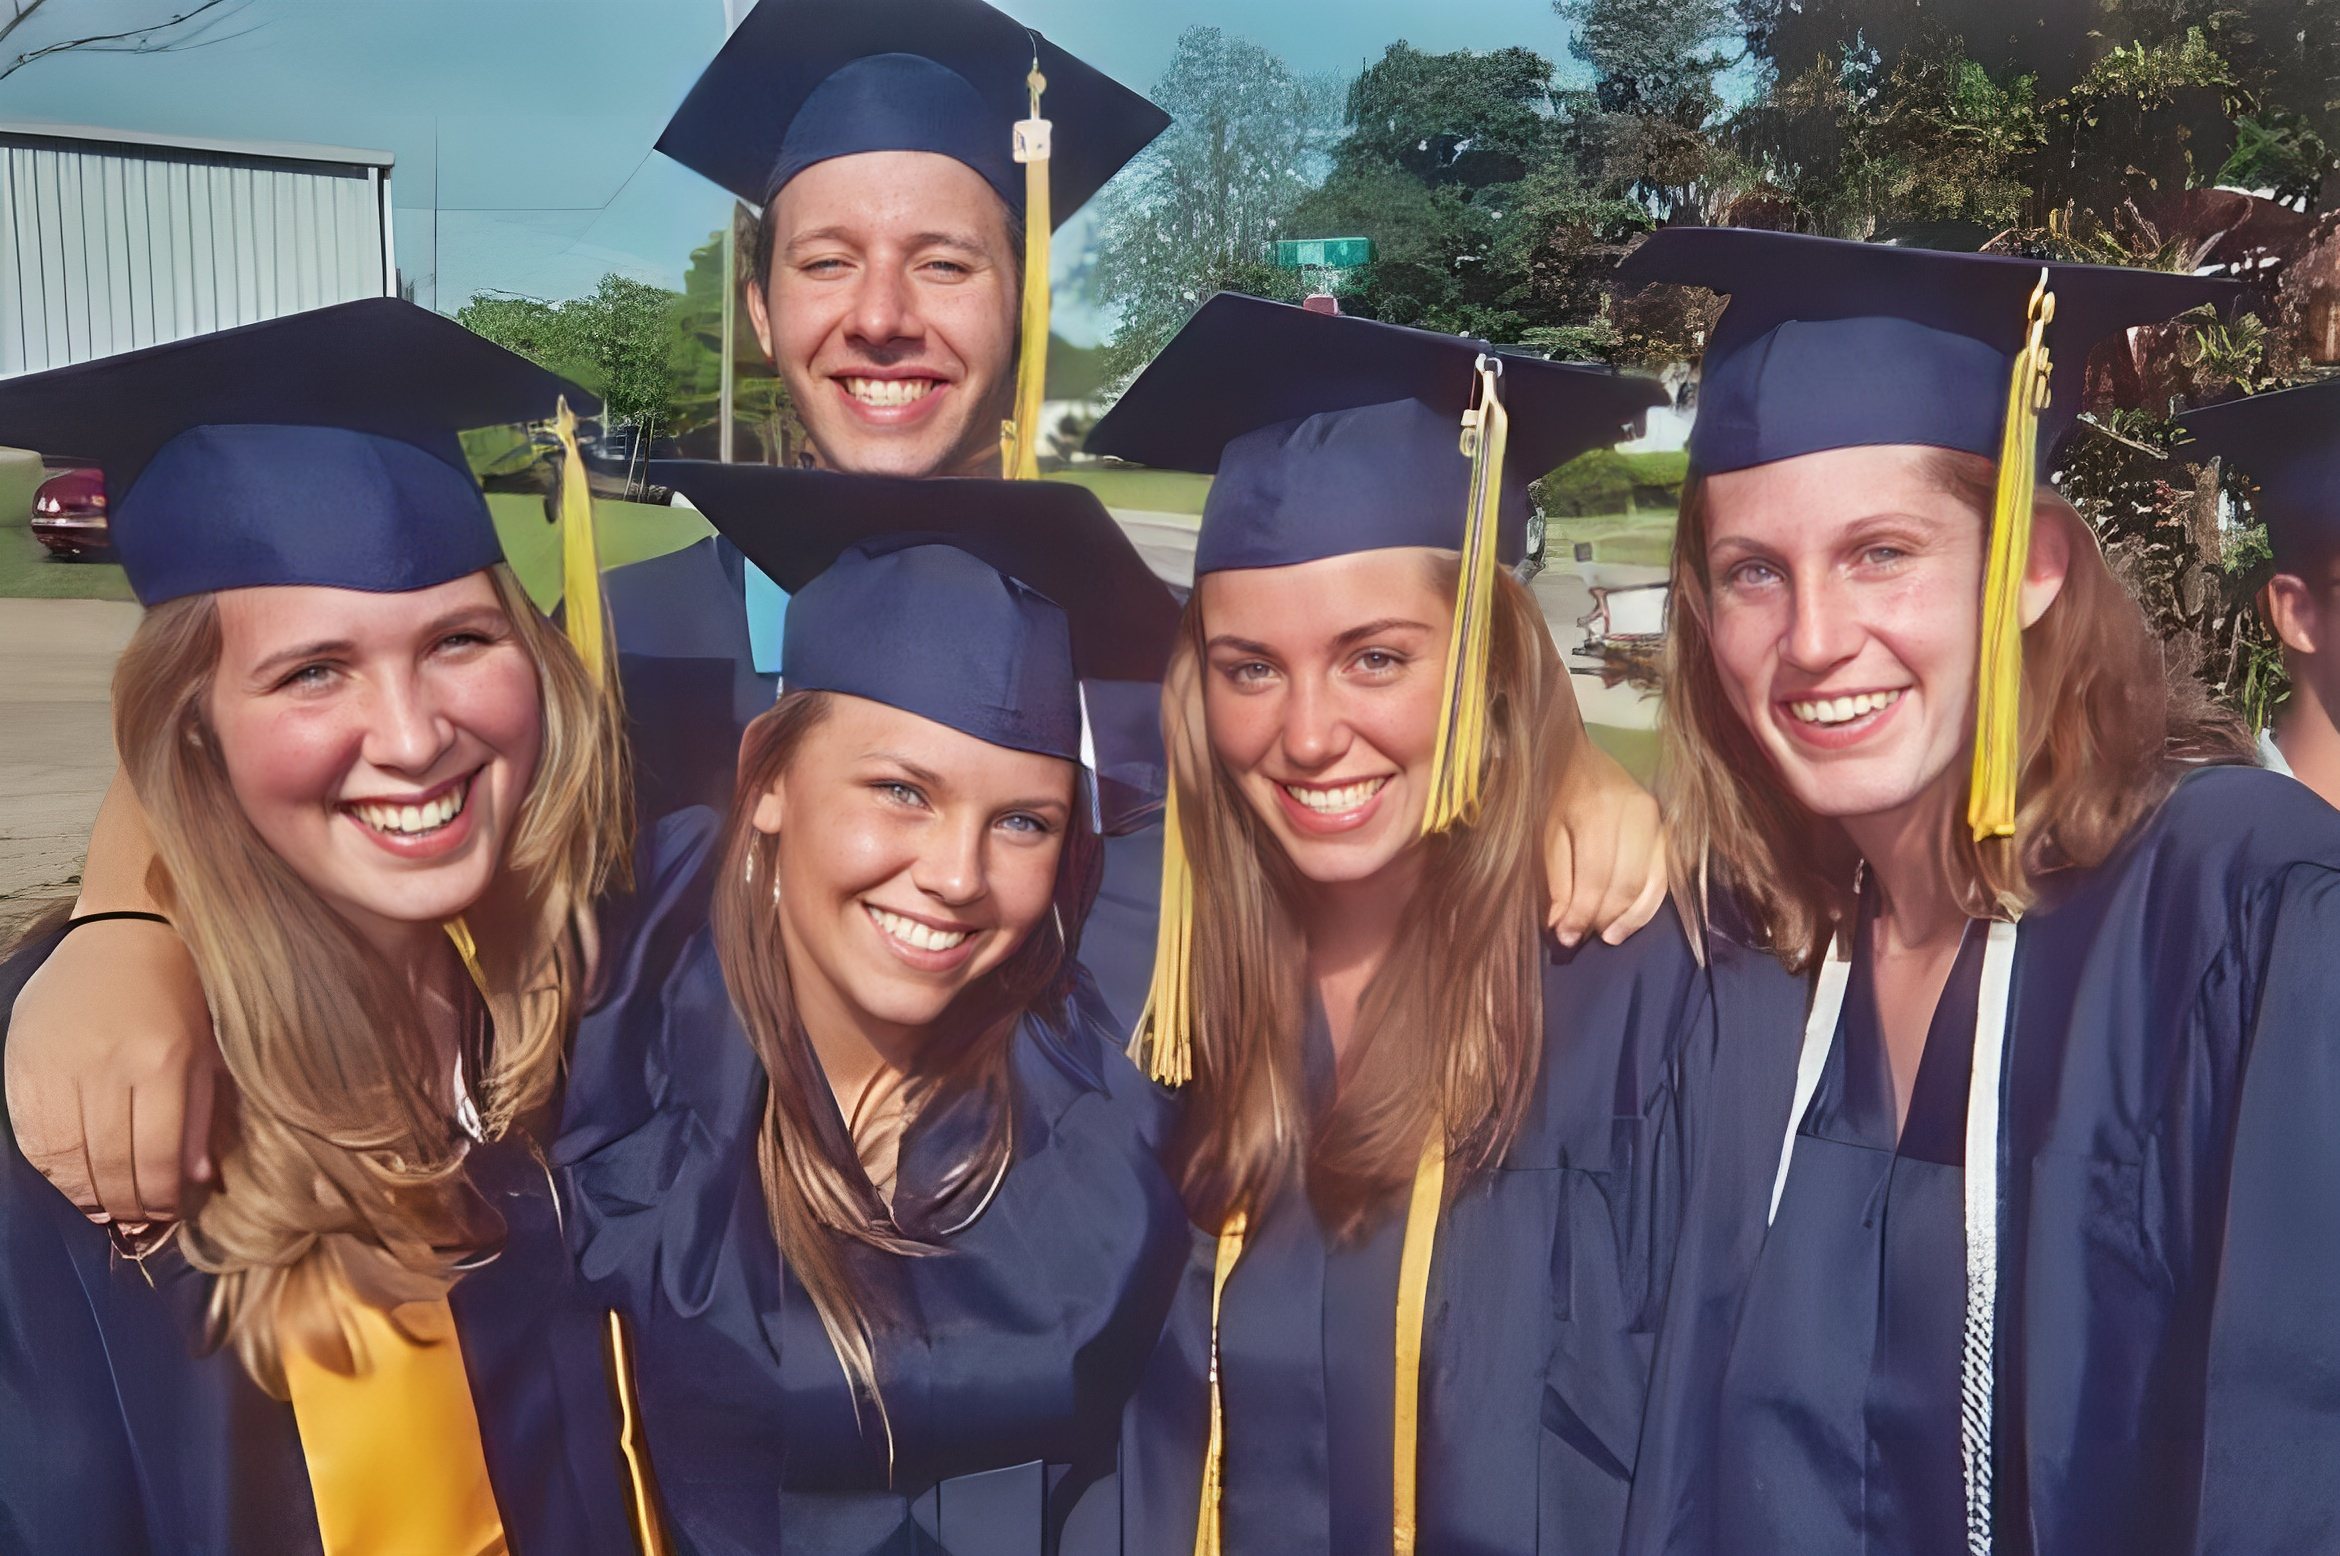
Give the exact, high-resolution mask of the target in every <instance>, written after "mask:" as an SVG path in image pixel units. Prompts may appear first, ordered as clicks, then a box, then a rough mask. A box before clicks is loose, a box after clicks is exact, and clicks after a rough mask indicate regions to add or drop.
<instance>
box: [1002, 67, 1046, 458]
mask: <svg viewBox="0 0 2340 1556" xmlns="http://www.w3.org/2000/svg"><path fill="white" fill-rule="evenodd" d="M1024 84H1025V85H1026V86H1027V87H1029V88H1030V89H1031V92H1032V117H1031V118H1029V119H1019V120H1017V121H1016V160H1017V161H1018V162H1021V163H1022V164H1024V321H1023V339H1022V341H1021V343H1020V345H1019V347H1018V350H1017V352H1016V413H1015V416H1014V418H1013V419H1012V420H1010V421H1006V422H1002V423H1001V424H1000V429H999V464H1000V470H999V473H1000V474H1001V475H1002V476H1005V477H1006V478H1007V479H1008V480H1010V481H1035V480H1038V479H1039V477H1040V401H1041V397H1042V396H1043V395H1044V394H1045V393H1046V392H1047V386H1048V240H1049V220H1048V153H1049V124H1048V121H1047V120H1046V119H1043V118H1041V117H1040V94H1041V93H1042V92H1045V91H1047V90H1048V78H1047V77H1046V76H1043V75H1042V74H1040V62H1039V61H1038V60H1037V59H1035V60H1034V61H1033V62H1032V73H1031V74H1030V75H1028V76H1026V77H1025V78H1024Z"/></svg>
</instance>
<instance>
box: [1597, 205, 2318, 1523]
mask: <svg viewBox="0 0 2340 1556" xmlns="http://www.w3.org/2000/svg"><path fill="white" fill-rule="evenodd" d="M2043 270H2044V274H2043ZM1620 275H1621V280H1622V281H1623V282H1625V283H1626V284H1640V283H1644V282H1655V281H1662V282H1672V283H1681V284H1688V285H1695V286H1703V287H1706V288H1709V289H1710V290H1712V291H1715V292H1717V293H1725V294H1728V297H1729V302H1728V304H1727V306H1726V308H1725V311H1724V313H1723V315H1722V318H1721V320H1720V322H1719V323H1718V324H1717V325H1716V326H1715V329H1714V331H1713V333H1712V336H1711V338H1710V341H1709V344H1708V347H1707V351H1706V356H1705V362H1704V366H1703V369H1702V387H1701V391H1700V404H1699V421H1698V423H1697V425H1696V427H1695V428H1694V429H1693V430H1692V434H1691V443H1690V465H1691V471H1692V480H1691V483H1690V485H1689V486H1688V487H1687V488H1686V490H1685V492H1684V497H1683V504H1682V515H1681V520H1680V524H1679V527H1678V530H1677V534H1676V540H1675V552H1674V563H1673V580H1674V599H1675V602H1676V604H1675V611H1674V618H1673V634H1674V635H1673V638H1672V640H1671V646H1670V649H1669V654H1670V656H1671V658H1670V664H1671V670H1670V672H1669V677H1668V689H1669V695H1668V701H1667V706H1666V713H1665V718H1666V725H1665V730H1666V741H1667V749H1668V758H1667V760H1668V762H1669V764H1670V765H1669V766H1668V767H1667V769H1666V771H1667V772H1668V774H1669V775H1670V776H1669V778H1668V780H1667V783H1668V795H1669V799H1670V803H1671V812H1670V815H1671V824H1672V826H1673V828H1674V829H1675V830H1674V833H1673V836H1674V838H1675V840H1676V848H1677V859H1676V869H1677V871H1678V878H1679V880H1680V882H1681V889H1682V890H1683V891H1684V892H1685V893H1693V894H1695V895H1696V897H1697V898H1698V900H1700V901H1702V902H1703V903H1704V905H1705V909H1706V914H1707V918H1706V925H1705V928H1706V935H1707V947H1708V952H1709V959H1710V965H1711V966H1712V968H1713V970H1714V971H1713V980H1714V988H1715V1002H1716V1011H1717V1019H1716V1027H1715V1031H1714V1034H1713V1038H1712V1047H1711V1049H1709V1050H1707V1051H1705V1052H1703V1053H1701V1052H1696V1051H1694V1052H1693V1053H1692V1055H1691V1056H1690V1059H1691V1063H1690V1066H1689V1079H1688V1080H1687V1082H1686V1087H1685V1093H1686V1096H1687V1097H1688V1099H1689V1101H1688V1104H1687V1108H1686V1111H1687V1113H1688V1116H1689V1118H1690V1125H1691V1127H1690V1134H1691V1138H1692V1140H1693V1142H1694V1147H1693V1156H1694V1165H1693V1170H1692V1181H1693V1187H1692V1192H1691V1198H1690V1201H1689V1205H1688V1209H1687V1211H1686V1213H1685V1218H1684V1226H1683V1232H1682V1236H1681V1240H1680V1242H1679V1244H1678V1247H1677V1252H1676V1258H1675V1263H1674V1270H1673V1279H1672V1284H1671V1289H1670V1290H1669V1292H1668V1297H1667V1308H1666V1313H1665V1317H1664V1320H1663V1322H1662V1324H1661V1325H1660V1326H1659V1330H1658V1340H1657V1353H1656V1363H1655V1369H1654V1373H1653V1378H1652V1383H1651V1388H1650V1404H1649V1415H1648V1423H1647V1427H1646V1430H1645V1432H1644V1434H1643V1437H1642V1440H1641V1451H1640V1459H1639V1463H1638V1464H1637V1466H1636V1469H1635V1477H1634V1486H1633V1506H1632V1510H1631V1514H1630V1516H1629V1519H1628V1526H1627V1541H1626V1548H1627V1549H1628V1550H1630V1551H1634V1552H1649V1551H1660V1550H1672V1551H1680V1552H1684V1553H1704V1552H1711V1551H1715V1550H1722V1549H1729V1550H1733V1551H1745V1552H1749V1553H1758V1556H1759V1553H1763V1552H1794V1553H1798V1556H1828V1553H1831V1552H1843V1553H1848V1556H1849V1553H1853V1552H1878V1551H1889V1552H1910V1553H1920V1552H1938V1553H1945V1556H1947V1553H1952V1552H1969V1551H1987V1550H1994V1549H1996V1550H2009V1551H2017V1550H2023V1551H2030V1550H2036V1551H2040V1552H2065V1553H2068V1552H2098V1551H2122V1552H2136V1553H2146V1552H2157V1551H2166V1552H2181V1551H2203V1550H2252V1551H2272V1550H2331V1549H2334V1548H2336V1547H2340V1501H2336V1500H2335V1498H2334V1496H2333V1490H2332V1488H2333V1487H2334V1486H2335V1485H2340V1132H2335V1131H2334V1130H2333V1128H2332V1119H2333V1118H2334V1117H2336V1116H2340V999H2335V997H2334V988H2333V979H2332V974H2331V971H2330V969H2331V965H2332V958H2331V947H2332V946H2333V945H2334V944H2335V943H2336V941H2335V936H2340V816H2335V814H2334V813H2333V812H2332V810H2331V809H2330V807H2328V806H2326V805H2324V804H2323V803H2322V802H2321V801H2320V800H2317V799H2316V798H2315V797H2314V796H2313V795H2312V794H2310V793H2308V792H2307V790H2305V789H2304V788H2302V787H2301V786H2300V785H2298V784H2295V783H2291V782H2288V781H2286V780H2284V779H2281V778H2279V777H2277V776H2275V775H2273V774H2269V773H2265V772H2262V771H2260V770H2259V769H2257V768H2256V767H2253V766H2249V765H2238V764H2246V763H2247V761H2248V754H2249V748H2248V744H2247V742H2246V741H2245V739H2244V738H2243V736H2242V732H2241V730H2240V728H2239V727H2238V726H2237V725H2236V724H2235V722H2234V721H2233V720H2231V719H2230V718H2228V717H2226V716H2224V715H2222V714H2219V713H2217V712H2215V711H2214V710H2213V709H2212V708H2211V707H2210V706H2209V705H2208V703H2207V700H2206V699H2205V698H2204V696H2203V695H2202V693H2201V692H2200V690H2199V688H2198V687H2196V686H2195V685H2194V684H2193V683H2192V682H2191V681H2190V680H2188V679H2186V678H2184V677H2183V676H2182V675H2179V676H2173V675H2171V674H2169V673H2168V672H2167V667H2166V666H2165V664H2164V659H2163V653H2162V648H2161V645H2160V643H2159V642H2158V641H2157V640H2156V639H2155V637H2154V635H2153V633H2152V631H2151V629H2150V627H2149V626H2148V624H2147V622H2146V621H2145V619H2144V616H2143V613H2142V612H2141V611H2140V610H2139V609H2138V607H2137V605H2136V604H2135V602H2134V601H2133V600H2131V599H2130V598H2129V597H2128V595H2127V594H2126V593H2125V592H2124V591H2123V590H2122V588H2121V587H2120V585H2119V583H2118V582H2117V581H2116V580H2115V578H2114V577H2113V575H2112V573H2111V571H2110V569H2109V568H2108V567H2107V566H2106V564H2105V560H2104V558H2103V556H2102V554H2101V553H2100V552H2099V551H2098V549H2097V547H2096V544H2095V542H2094V540H2093V537H2092V536H2091V535H2090V533H2089V531H2088V529H2087V527H2086V525H2085V524H2084V523H2083V522H2082V521H2081V520H2080V518H2079V517H2078V515H2077V514H2076V513H2074V511H2073V510H2072V508H2071V506H2070V505H2069V504H2068V503H2066V502H2065V501H2064V500H2063V499H2062V498H2061V497H2059V496H2058V495H2057V493H2056V491H2055V489H2054V488H2053V487H2052V486H2050V485H2047V484H2045V483H2039V484H2036V485H2035V476H2034V469H2033V464H2034V448H2035V447H2036V449H2037V450H2038V451H2039V458H2038V465H2039V468H2041V469H2043V470H2044V469H2047V468H2052V466H2051V464H2050V460H2049V458H2048V454H2049V452H2050V451H2051V450H2053V448H2054V447H2055V446H2056V444H2057V441H2058V434H2059V433H2060V432H2062V431H2063V429H2065V428H2066V427H2068V426H2070V425H2071V422H2072V418H2073V416H2074V414H2075V413H2076V412H2077V410H2078V409H2079V406H2078V399H2079V394H2080V388H2081V381H2082V369H2083V367H2084V365H2085V363H2086V362H2087V360H2088V357H2089V354H2090V350H2091V348H2092V347H2094V346H2095V345H2096V344H2097V343H2098V342H2099V341H2100V340H2103V339H2105V338H2107V337H2118V336H2120V335H2121V334H2122V333H2123V331H2124V330H2125V329H2126V328H2128V327H2133V326H2137V325H2143V324H2149V323H2153V322H2156V321H2159V320H2162V319H2165V318H2168V317H2170V316H2172V315H2174V314H2177V313H2179V312H2181V311H2183V310H2185V309H2187V308H2189V307H2193V306H2196V305H2200V304H2203V303H2215V302H2219V301H2222V300H2224V299H2225V298H2227V297H2228V296H2229V295H2231V293H2232V291H2233V286H2232V283H2230V282H2225V281H2220V280H2215V279H2202V278H2196V277H2191V276H2182V275H2170V274H2162V273H2156V272H2143V271H2135V270H2119V269H2105V268H2098V267H2090V266H2073V265H2054V266H2047V267H2042V266H2040V265H2039V264H2037V263H2034V262H2029V261H2017V260H2011V259H2000V258H1995V257H1987V256H1977V255H1954V254H1936V253H1927V252H1923V251H1918V250H1905V249H1894V248H1887V247H1881V246H1870V245H1863V244H1850V243H1840V242H1836V241H1833V240H1828V239H1818V238H1804V237H1797V236H1793V235H1788V234H1779V233H1762V232H1748V231H1726V230H1720V229H1714V230H1696V231H1693V230H1689V229H1676V230H1671V231H1665V232H1661V233H1659V234H1657V235H1656V236H1655V237H1653V238H1652V239H1651V240H1650V241H1649V242H1648V243H1647V244H1645V245H1644V246H1643V247H1642V248H1641V249H1640V250H1639V251H1637V252H1636V253H1635V254H1634V255H1633V256H1631V257H1630V259H1629V260H1628V261H1627V263H1626V264H1625V266H1624V267H1623V269H1622V271H1621V273H1620ZM2035 288H2037V289H2038V290H2036V291H2035ZM2050 297H2052V302H2051V301H2050V300H2049V299H2050ZM2051 315H2052V318H2051V317H2050V316H2051ZM2031 321H2045V322H2042V323H2040V325H2039V327H2040V329H2041V330H2042V331H2043V332H2044V333H2043V334H2041V335H2036V336H2035V335H2034V334H2033V333H2032V322H2031ZM2035 340H2043V341H2044V347H2045V349H2046V351H2047V352H2048V354H2049V358H2050V360H2052V363H2053V374H2052V377H2051V376H2050V375H2049V373H2048V371H2047V365H2046V363H2044V362H2042V360H2041V359H2040V358H2039V357H2038V355H2037V354H2036V352H2035V350H2034V346H2033V342H2034V341H2035ZM2043 402H2044V411H2039V410H2037V409H2035V408H2037V407H2041V406H2042V405H2043ZM2010 405H2012V406H2013V407H2014V409H2013V410H2012V411H2010V410H2009V409H2008V408H2009V406H2010ZM2035 416H2036V423H2035V421H2034V418H2035ZM2082 435H2086V434H2085V433H2083V434H2082ZM2003 460H2005V461H2011V462H2013V465H2014V468H2012V469H2008V470H2005V471H2002V469H2001V464H2002V461H2003ZM2026 537H2028V539H2026ZM1978 607H1979V609H1978Z"/></svg>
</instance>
